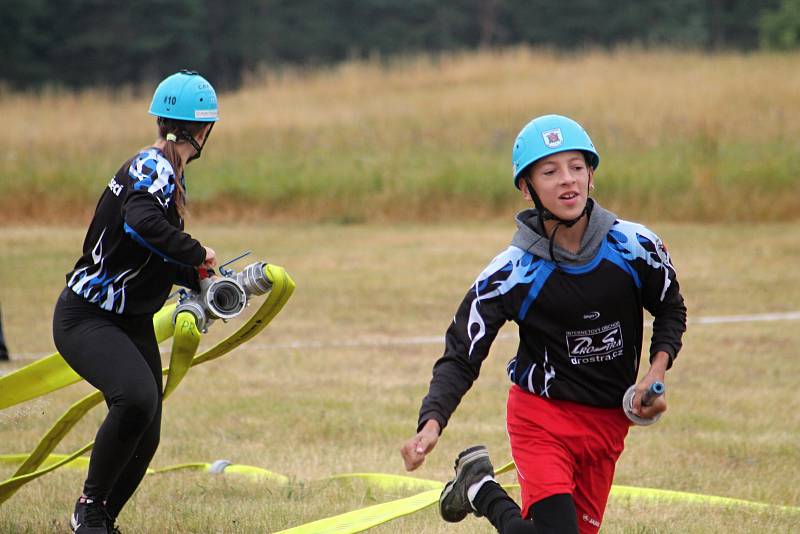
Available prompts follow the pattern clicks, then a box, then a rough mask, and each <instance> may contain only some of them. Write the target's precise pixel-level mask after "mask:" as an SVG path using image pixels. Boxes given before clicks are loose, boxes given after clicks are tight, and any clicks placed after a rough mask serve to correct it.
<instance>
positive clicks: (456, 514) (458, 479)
mask: <svg viewBox="0 0 800 534" xmlns="http://www.w3.org/2000/svg"><path fill="white" fill-rule="evenodd" d="M454 467H455V470H456V476H455V478H454V479H453V480H451V481H449V482H448V483H447V484H445V486H444V490H442V495H441V496H440V497H439V514H440V515H441V516H442V519H444V520H445V521H448V522H450V523H458V522H459V521H461V520H462V519H464V518H465V517H467V515H468V514H472V513H475V510H474V509H473V508H472V504H471V503H470V502H469V498H468V497H467V490H468V489H469V487H470V486H471V485H472V484H475V483H476V482H479V481H480V480H481V479H483V478H484V477H486V476H487V475H488V476H491V477H493V476H494V467H492V462H491V461H490V460H489V451H488V450H486V447H484V446H483V445H476V446H475V447H470V448H469V449H467V450H464V451H461V453H460V454H459V455H458V458H456V463H455V466H454Z"/></svg>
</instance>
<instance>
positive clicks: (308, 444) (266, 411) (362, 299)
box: [0, 132, 800, 534]
mask: <svg viewBox="0 0 800 534" xmlns="http://www.w3.org/2000/svg"><path fill="white" fill-rule="evenodd" d="M215 133H216V132H215ZM220 137H222V135H220ZM622 213H623V214H624V215H628V214H627V213H625V212H622ZM202 221H203V217H202V215H200V214H196V215H195V218H194V220H191V221H190V222H189V230H190V231H191V232H192V233H193V234H195V235H197V236H198V237H200V238H201V239H203V240H204V242H206V243H208V244H209V245H211V246H212V247H215V248H216V249H217V251H218V253H219V256H220V257H221V258H229V257H233V256H234V255H236V254H237V253H239V252H240V251H242V250H243V249H252V250H253V251H254V256H255V257H257V258H260V259H264V260H267V261H269V262H272V263H275V264H278V265H281V266H284V267H285V268H286V269H287V270H288V272H289V273H290V274H291V275H292V276H293V278H294V279H295V281H296V282H297V286H298V288H297V291H296V293H295V295H294V297H293V298H292V299H291V300H290V301H289V303H288V304H287V306H286V308H285V309H284V311H283V312H282V314H281V315H280V316H278V318H277V319H276V320H275V321H274V323H273V324H272V325H270V327H269V328H268V329H267V330H265V331H264V332H263V333H262V334H261V335H260V336H259V337H257V338H256V339H254V340H253V341H251V342H250V343H249V344H248V345H245V346H244V347H242V348H240V349H238V350H236V351H235V352H233V353H232V354H230V355H228V356H225V357H224V358H223V359H220V360H216V361H214V362H210V363H208V364H205V365H202V366H199V367H197V368H195V369H192V370H191V371H190V372H189V375H188V376H187V378H186V380H185V382H184V383H183V385H182V386H181V388H180V389H178V391H177V392H176V393H175V394H174V395H173V397H172V398H171V399H170V400H169V402H168V403H167V406H166V409H165V416H164V423H163V434H162V441H161V447H160V449H159V451H158V453H157V454H156V457H155V459H154V461H153V464H152V466H153V467H163V466H168V465H174V464H179V463H183V462H195V461H203V462H211V461H214V460H216V459H220V458H225V459H228V460H230V461H232V462H234V463H237V464H248V465H255V466H260V467H264V468H267V469H270V470H272V471H275V472H278V473H281V474H284V475H287V476H289V477H290V483H289V484H288V485H280V484H277V483H274V482H268V481H254V480H251V479H249V478H247V477H242V476H236V475H232V474H225V475H222V476H212V475H209V474H202V473H189V472H175V473H171V474H162V475H155V476H152V477H149V478H146V479H145V481H144V483H143V484H142V486H141V487H140V489H139V491H138V492H137V494H136V495H135V496H134V498H133V500H132V502H131V503H130V505H129V506H128V508H126V509H125V511H124V512H123V515H122V517H121V518H120V520H121V527H122V529H123V531H124V532H126V533H127V532H135V533H139V532H141V533H163V532H175V533H206V532H231V533H233V532H274V531H277V530H281V529H285V528H289V527H291V526H295V525H300V524H303V523H306V522H310V521H313V520H316V519H319V518H322V517H327V516H331V515H334V514H337V513H342V512H345V511H349V510H353V509H357V508H361V507H364V506H368V505H372V504H376V503H379V502H384V501H388V500H392V499H395V498H400V497H405V496H409V495H412V494H414V493H415V492H414V491H413V490H410V489H409V490H380V489H375V488H373V487H370V486H368V485H367V484H365V483H360V482H358V483H347V484H345V483H335V482H331V481H321V479H323V478H325V477H327V476H329V475H333V474H338V473H349V472H383V473H393V474H404V471H403V466H402V461H401V459H400V455H399V453H398V449H399V447H400V445H401V444H402V443H403V442H404V441H405V440H406V439H407V438H409V437H411V436H412V435H413V433H414V429H415V425H416V416H417V409H418V406H419V401H420V400H421V397H422V396H423V394H424V392H425V391H426V389H427V383H428V380H429V377H430V370H431V366H432V364H433V362H434V360H435V359H436V358H437V357H438V356H439V354H440V353H441V350H442V345H441V343H439V342H436V341H431V342H424V340H423V341H422V342H419V343H416V344H412V343H404V342H403V340H406V339H408V338H413V337H426V336H440V335H442V334H443V333H444V330H445V328H446V327H447V325H448V323H449V321H450V320H451V318H452V314H453V312H454V310H455V307H456V306H457V304H458V302H459V301H460V299H461V298H462V296H463V294H464V292H465V291H466V290H467V288H468V286H469V285H470V284H471V283H472V281H473V280H474V278H475V276H476V275H477V274H478V273H479V272H480V271H481V270H482V268H483V267H484V266H485V265H486V264H487V263H488V261H489V260H490V259H491V258H492V257H493V255H494V254H495V253H496V252H498V251H500V250H501V249H503V248H504V247H505V246H506V245H507V243H508V241H509V240H510V237H511V233H512V229H513V223H512V222H511V219H510V217H508V218H507V219H506V220H504V221H502V222H497V221H495V222H490V223H487V224H483V223H480V222H479V221H477V220H473V221H466V222H461V223H458V224H455V223H448V224H424V225H423V224H413V225H410V224H403V223H386V224H369V225H359V224H352V225H335V224H310V223H300V224H298V223H295V224H288V223H277V222H272V223H264V224H260V225H255V224H251V225H243V224H242V225H208V224H205V225H201V222H202ZM644 222H646V223H647V224H649V225H650V226H651V228H652V229H653V230H655V231H656V232H657V233H659V234H660V235H661V236H662V237H663V238H664V239H665V240H666V241H667V243H668V245H669V247H670V251H671V253H672V255H673V259H674V261H675V264H676V267H677V269H678V272H679V276H680V281H681V284H682V290H683V293H684V295H685V298H686V301H687V306H688V308H689V315H690V319H691V320H696V319H698V318H701V317H707V316H722V315H742V314H751V313H765V312H785V311H794V310H797V309H798V302H800V273H798V270H797V269H796V268H795V266H797V265H798V264H799V263H800V249H798V247H797V232H796V227H795V225H793V224H790V223H772V224H730V225H713V224H707V225H700V224H678V223H655V222H653V219H651V220H645V221H644ZM83 231H84V229H83V228H82V227H80V226H77V225H76V226H69V225H62V226H49V227H46V226H37V227H29V226H22V225H7V226H4V227H2V231H0V250H2V251H3V256H4V258H3V262H2V266H1V267H0V269H2V271H0V280H2V285H0V303H2V312H3V321H4V328H5V330H6V336H7V338H8V343H9V345H10V348H11V350H12V357H17V358H24V359H25V360H26V361H29V360H30V359H32V358H35V357H38V356H40V355H43V354H47V353H50V352H52V351H53V350H54V349H53V344H52V340H51V335H50V321H51V317H52V315H51V314H52V305H53V303H54V301H55V298H56V296H57V294H58V292H59V291H60V288H61V286H62V284H63V282H64V279H63V275H64V273H65V272H66V271H67V270H69V268H70V266H71V264H72V262H73V261H74V260H75V258H76V255H77V252H78V250H79V249H80V245H81V242H82V239H83ZM241 266H242V265H239V267H241ZM234 326H235V325H234V324H229V325H224V324H215V325H214V327H213V328H212V331H211V332H210V333H209V334H208V336H207V339H205V338H204V341H203V342H202V345H201V348H202V347H203V346H208V345H210V343H211V342H213V340H215V339H219V338H220V337H221V336H223V335H224V333H225V332H230V331H231V329H232V328H233V327H234ZM503 332H506V333H507V334H513V332H514V327H513V326H508V327H506V329H505V330H504V331H503ZM347 343H350V344H351V345H350V346H348V345H347ZM292 344H295V346H294V348H292ZM359 344H360V345H359ZM167 346H168V345H167ZM798 346H800V329H798V323H797V321H793V322H792V321H782V322H781V321H776V322H746V323H735V324H717V325H708V324H707V325H704V324H691V325H690V327H689V331H688V332H687V334H686V337H685V348H684V350H683V352H682V353H681V356H680V358H679V360H678V361H677V362H676V366H675V368H674V369H673V370H672V371H670V372H669V373H668V375H667V387H668V388H669V393H668V395H669V397H668V398H669V411H668V413H667V414H666V415H665V416H664V418H663V419H662V421H661V422H659V423H658V424H657V425H656V426H654V427H651V428H647V429H641V428H636V429H633V430H632V431H631V434H630V436H629V438H628V441H627V448H626V451H625V453H624V454H623V456H622V458H621V460H620V462H619V465H618V469H617V475H616V479H615V482H616V483H617V484H623V485H631V486H642V487H652V488H661V489H671V490H679V491H686V492H695V493H701V494H709V495H719V496H726V497H734V498H739V499H746V500H752V501H758V502H764V503H772V504H779V505H788V506H794V507H797V506H800V486H799V485H798V480H800V448H798V446H797V443H798V441H797V440H798V435H800V415H799V414H800V396H798V395H797V378H796V377H797V375H798V373H800V361H798V358H797V347H798ZM514 349H515V343H514V341H513V339H511V338H509V337H504V338H501V339H499V340H498V341H497V342H496V343H495V346H494V347H493V350H492V355H491V356H490V358H489V360H487V362H486V364H485V365H484V370H483V373H482V376H481V378H480V379H479V380H478V382H477V383H476V385H475V387H474V388H473V389H472V390H471V391H470V392H469V394H468V395H467V397H466V398H465V400H464V402H463V403H462V405H461V406H460V407H459V410H458V411H457V412H456V414H455V416H454V418H453V419H452V421H451V424H450V426H449V427H448V429H447V430H446V432H445V434H444V435H443V437H442V439H441V440H440V442H439V446H438V448H437V450H435V451H434V452H433V453H432V454H431V455H430V457H429V459H428V461H427V462H426V464H425V465H424V466H423V467H422V468H420V469H419V470H418V472H415V473H414V476H418V477H420V478H426V479H434V480H442V481H444V480H446V479H447V478H449V477H450V474H451V472H452V460H453V458H454V457H455V455H456V454H457V453H458V451H459V450H461V449H462V448H464V447H466V446H468V445H470V444H473V443H478V442H480V443H485V444H487V445H488V446H489V447H490V451H491V452H492V454H493V457H494V459H495V462H496V464H498V465H499V464H502V463H505V461H507V460H508V459H509V450H508V445H507V437H506V433H505V425H504V413H505V397H506V390H507V387H508V384H507V378H506V377H505V376H504V366H505V362H506V360H507V358H509V357H510V356H511V355H512V353H513V351H514ZM26 361H20V360H16V361H12V362H11V363H7V364H0V372H9V371H11V370H13V369H15V368H17V367H18V366H20V365H22V364H23V363H26ZM89 391H90V388H89V387H88V386H87V385H86V384H81V385H76V386H71V387H70V388H67V389H64V390H62V391H59V392H56V393H54V394H51V395H48V396H46V397H43V398H40V399H37V400H35V401H31V402H29V403H26V404H22V405H19V406H16V407H12V408H9V409H6V410H4V411H2V412H0V453H15V452H24V451H28V450H30V449H31V448H32V447H33V445H34V444H35V443H36V441H37V439H38V437H39V436H41V435H42V434H43V433H44V432H45V431H46V430H47V428H49V426H50V425H51V424H52V423H53V422H54V421H55V419H56V418H57V417H58V415H59V414H60V413H61V412H62V411H63V410H65V409H66V408H67V406H68V405H69V404H70V403H71V402H74V401H75V400H77V399H78V398H79V397H80V396H82V395H83V394H86V393H87V392H89ZM103 412H104V410H103V409H102V408H99V409H96V410H95V411H94V412H92V413H90V414H89V416H87V418H86V419H87V420H86V421H83V422H81V423H80V424H79V425H78V427H77V428H76V429H75V430H74V431H73V433H72V434H70V435H69V436H68V437H67V439H66V440H65V441H64V443H63V444H62V445H61V446H59V448H58V449H57V452H67V451H71V450H73V449H75V448H77V447H78V446H80V445H82V444H83V443H85V442H87V441H89V440H90V439H91V438H92V437H93V435H94V432H95V431H96V428H97V425H98V424H99V422H100V420H101V419H102V416H103ZM12 471H13V470H12V469H11V468H10V467H7V466H6V467H0V476H8V475H10V474H11V472H12ZM83 477H84V473H83V472H81V471H77V470H66V469H65V470H61V471H56V472H55V473H52V474H50V475H46V476H45V477H43V478H41V479H39V480H37V481H34V482H32V483H30V484H29V485H27V486H26V487H24V488H23V489H22V490H20V491H19V492H18V493H17V495H15V496H14V497H13V498H12V499H11V500H9V501H8V502H6V503H5V504H4V505H2V506H0V532H9V533H16V532H30V533H43V532H64V531H65V530H66V525H67V523H66V521H67V516H68V514H69V512H70V511H71V507H72V505H73V503H74V500H75V498H76V496H77V494H78V492H79V491H80V486H81V483H82V480H83ZM503 480H504V481H507V482H511V481H513V477H512V476H509V475H506V476H505V477H504V478H503ZM798 524H800V515H798V514H789V513H786V512H781V511H777V510H772V509H767V510H754V509H747V508H724V507H715V506H708V505H696V504H668V503H663V502H641V501H635V500H626V499H612V500H611V501H610V503H609V507H608V511H607V514H606V520H605V523H604V528H603V532H607V533H667V532H669V533H672V532H690V533H750V532H781V533H791V532H797V528H798ZM374 531H375V532H385V533H419V532H423V533H442V534H444V533H456V532H460V533H466V532H486V533H489V532H491V531H492V530H491V528H490V527H489V525H488V523H487V522H485V521H483V520H477V519H474V518H467V519H466V520H465V521H464V522H463V523H461V524H459V525H455V526H453V525H448V524H445V523H443V522H442V521H441V520H439V519H438V517H437V515H436V513H435V510H434V509H427V510H425V511H423V512H420V513H418V514H415V515H412V516H408V517H405V518H402V519H399V520H397V521H394V522H391V523H388V524H386V525H383V526H381V527H378V528H376V529H374Z"/></svg>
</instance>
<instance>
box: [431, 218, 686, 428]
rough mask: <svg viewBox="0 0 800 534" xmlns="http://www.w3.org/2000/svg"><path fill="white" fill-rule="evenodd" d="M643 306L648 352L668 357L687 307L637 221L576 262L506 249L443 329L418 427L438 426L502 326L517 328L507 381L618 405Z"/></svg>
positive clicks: (631, 371) (634, 363)
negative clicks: (649, 329) (649, 328)
mask: <svg viewBox="0 0 800 534" xmlns="http://www.w3.org/2000/svg"><path fill="white" fill-rule="evenodd" d="M601 235H602V234H601ZM545 248H546V247H545ZM643 309H646V310H648V311H649V312H650V313H651V314H652V315H653V316H654V318H655V321H654V325H653V336H652V339H651V346H650V354H654V353H655V352H658V351H660V350H664V351H666V352H667V353H668V354H669V355H670V357H671V358H674V357H675V356H676V355H677V353H678V351H679V350H680V347H681V336H682V334H683V331H684V330H685V323H686V308H685V306H684V304H683V298H682V297H681V295H680V292H679V287H678V282H677V278H676V273H675V269H674V267H673V266H672V263H671V261H670V257H669V254H668V253H667V250H666V248H665V247H664V245H663V243H662V242H661V240H660V239H659V238H658V236H656V235H655V234H654V233H653V232H651V231H650V230H648V229H647V228H645V227H644V226H642V225H640V224H636V223H631V222H627V221H623V220H619V219H617V220H616V221H614V222H613V224H612V225H611V226H610V230H609V231H608V232H607V233H606V234H605V239H601V241H600V243H599V246H598V247H597V252H596V253H595V255H594V257H592V258H591V259H590V260H589V261H587V262H586V263H583V264H581V265H578V266H576V265H573V264H570V263H561V262H559V264H558V265H556V263H554V262H553V261H552V260H551V259H550V258H549V256H547V257H540V256H537V255H535V254H534V253H532V252H529V251H527V250H523V249H522V248H519V247H517V246H514V245H512V246H510V247H508V248H507V249H506V250H504V251H503V252H501V253H500V254H499V255H498V256H497V257H495V258H494V259H493V260H492V261H491V263H489V265H488V266H487V267H486V268H485V269H484V270H483V272H481V274H480V275H479V276H478V277H477V279H476V280H475V282H474V284H473V286H472V288H471V289H470V290H469V291H468V292H467V295H466V296H465V298H464V300H463V301H462V303H461V305H460V306H459V308H458V311H457V312H456V315H455V318H454V320H453V322H452V323H451V325H450V327H449V328H448V330H447V334H446V336H445V351H444V355H443V356H442V357H441V358H440V359H439V360H438V361H437V362H436V364H435V365H434V369H433V378H432V380H431V385H430V389H429V392H428V395H427V396H426V397H425V399H424V400H423V403H422V408H421V410H420V425H422V424H424V422H425V421H426V420H428V419H431V418H434V419H437V420H438V421H439V423H440V424H441V425H442V427H444V425H445V424H446V423H447V420H448V419H449V417H450V415H451V414H452V412H453V411H454V410H455V408H456V406H457V405H458V403H459V402H460V400H461V397H462V396H463V395H464V394H465V393H466V391H467V390H468V389H469V388H470V387H471V385H472V383H473V381H474V380H475V379H476V378H477V377H478V374H479V371H480V367H481V364H482V362H483V360H484V359H485V358H486V356H487V355H488V353H489V348H490V346H491V344H492V342H493V341H494V339H495V337H496V336H497V333H498V331H499V329H500V328H501V327H502V326H503V325H504V324H505V323H506V322H507V321H513V322H515V323H517V325H518V327H519V346H518V348H517V353H516V355H515V356H514V357H513V358H512V359H511V360H510V361H509V363H508V365H507V368H506V370H507V373H508V376H509V378H510V379H511V381H512V382H513V383H515V384H517V385H518V386H519V387H521V388H523V389H525V390H526V391H529V392H530V393H533V394H536V395H540V396H542V397H546V398H552V399H560V400H569V401H573V402H578V403H582V404H587V405H591V406H598V407H619V406H620V405H621V401H622V396H623V395H624V393H625V391H626V389H627V388H628V387H629V386H630V385H631V384H633V383H634V382H635V380H636V376H637V372H638V366H639V360H640V353H641V348H642V337H643Z"/></svg>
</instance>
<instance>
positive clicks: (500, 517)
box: [474, 482, 578, 534]
mask: <svg viewBox="0 0 800 534" xmlns="http://www.w3.org/2000/svg"><path fill="white" fill-rule="evenodd" d="M474 505H475V509H476V511H477V512H478V513H479V514H480V515H483V516H486V518H487V519H488V520H489V521H490V522H491V523H492V525H494V527H495V528H496V529H497V532H499V533H500V534H578V519H577V516H576V514H575V504H574V503H573V501H572V496H571V495H569V494H566V493H561V494H558V495H551V496H550V497H546V498H544V499H542V500H541V501H538V502H535V503H533V505H532V506H531V508H530V510H529V512H528V514H529V516H528V518H527V519H523V518H522V515H521V512H520V509H519V506H518V505H517V503H515V502H514V500H513V499H512V498H511V497H509V495H508V493H506V490H504V489H503V488H502V487H501V486H500V485H499V484H497V483H496V482H486V483H485V484H484V485H483V486H481V489H480V490H479V491H478V494H477V495H476V496H475V500H474Z"/></svg>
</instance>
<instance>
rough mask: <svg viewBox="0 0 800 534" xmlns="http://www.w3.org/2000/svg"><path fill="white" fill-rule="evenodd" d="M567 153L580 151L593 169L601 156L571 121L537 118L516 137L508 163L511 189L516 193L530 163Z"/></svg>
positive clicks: (557, 118) (560, 117) (552, 117)
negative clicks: (512, 165)
mask: <svg viewBox="0 0 800 534" xmlns="http://www.w3.org/2000/svg"><path fill="white" fill-rule="evenodd" d="M568 150H580V151H581V152H583V153H585V154H586V155H587V161H588V163H589V165H591V166H592V168H593V169H596V168H597V166H598V165H599V164H600V156H599V155H598V154H597V151H596V150H595V148H594V144H592V140H591V139H589V134H587V133H586V130H584V129H583V127H582V126H581V125H580V124H578V123H577V122H575V121H574V120H572V119H570V118H568V117H564V116H562V115H543V116H541V117H536V118H535V119H533V120H532V121H531V122H529V123H528V124H526V125H525V127H524V128H523V129H522V130H521V131H520V132H519V135H517V140H516V141H515V142H514V150H513V151H512V154H511V160H512V162H513V164H514V169H513V174H514V186H515V187H516V188H517V189H519V178H520V175H521V174H522V172H523V171H524V170H525V169H527V168H528V166H530V165H531V164H532V163H535V162H536V161H538V160H540V159H542V158H544V157H547V156H550V155H551V154H556V153H558V152H566V151H568Z"/></svg>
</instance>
